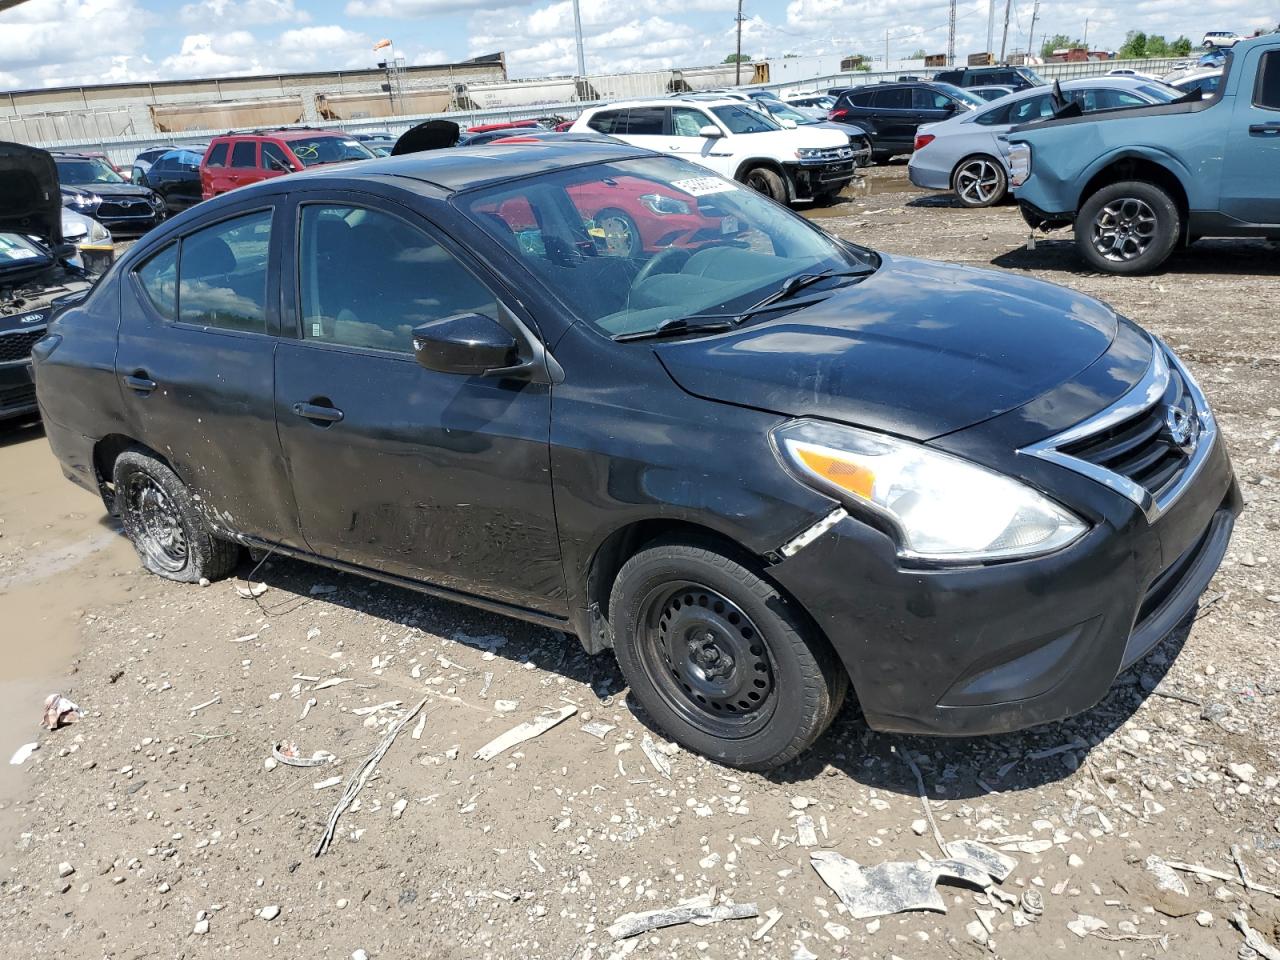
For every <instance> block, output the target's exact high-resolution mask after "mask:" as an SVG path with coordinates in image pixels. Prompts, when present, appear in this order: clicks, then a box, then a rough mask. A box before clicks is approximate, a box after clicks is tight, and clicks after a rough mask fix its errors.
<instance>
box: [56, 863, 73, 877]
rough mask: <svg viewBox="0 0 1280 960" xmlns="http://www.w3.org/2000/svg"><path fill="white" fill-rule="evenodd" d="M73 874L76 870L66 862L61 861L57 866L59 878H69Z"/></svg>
mask: <svg viewBox="0 0 1280 960" xmlns="http://www.w3.org/2000/svg"><path fill="white" fill-rule="evenodd" d="M75 872H76V868H75V867H73V866H72V865H71V864H69V863H67V862H66V861H63V862H62V863H60V864H58V876H59V877H69V876H71V875H72V874H73V873H75Z"/></svg>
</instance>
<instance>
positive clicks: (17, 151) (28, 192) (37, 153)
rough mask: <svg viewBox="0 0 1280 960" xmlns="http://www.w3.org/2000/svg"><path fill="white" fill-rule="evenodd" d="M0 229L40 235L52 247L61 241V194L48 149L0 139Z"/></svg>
mask: <svg viewBox="0 0 1280 960" xmlns="http://www.w3.org/2000/svg"><path fill="white" fill-rule="evenodd" d="M0 233H19V234H24V235H26V236H34V237H39V238H40V239H41V240H43V241H44V242H45V243H47V244H49V246H50V247H51V248H53V249H55V250H56V249H57V248H58V247H59V246H60V245H61V243H62V196H61V194H59V192H58V168H57V166H56V165H55V164H54V162H53V157H52V156H50V155H49V153H48V151H46V150H41V149H39V148H38V147H28V146H26V145H25V144H20V143H4V142H0Z"/></svg>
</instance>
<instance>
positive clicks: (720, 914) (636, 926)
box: [609, 893, 763, 940]
mask: <svg viewBox="0 0 1280 960" xmlns="http://www.w3.org/2000/svg"><path fill="white" fill-rule="evenodd" d="M758 916H760V911H759V910H758V909H756V905H755V904H754V903H729V904H721V905H720V906H714V905H713V893H706V894H703V895H702V896H701V897H695V898H693V899H691V900H684V901H681V902H680V903H679V904H677V905H676V906H674V907H667V908H665V909H663V910H645V911H643V912H641V913H624V914H623V915H622V916H620V917H619V918H618V919H617V920H615V921H614V922H613V923H611V924H610V925H609V936H611V937H613V939H615V940H625V939H627V938H628V937H635V936H639V935H640V934H642V933H648V932H649V931H650V930H658V929H660V928H662V927H674V926H676V925H677V924H681V923H698V924H707V923H719V922H720V921H722V920H746V919H749V918H751V917H758ZM762 936H763V934H762Z"/></svg>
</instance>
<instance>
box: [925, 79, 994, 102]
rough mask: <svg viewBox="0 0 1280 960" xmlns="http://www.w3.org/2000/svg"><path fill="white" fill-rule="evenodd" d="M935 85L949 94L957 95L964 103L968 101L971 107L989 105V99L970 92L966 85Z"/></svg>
mask: <svg viewBox="0 0 1280 960" xmlns="http://www.w3.org/2000/svg"><path fill="white" fill-rule="evenodd" d="M934 87H936V88H937V89H939V90H941V91H942V92H943V93H945V94H947V95H948V96H951V97H955V98H956V99H957V100H959V101H961V102H962V103H967V104H968V105H969V106H971V107H985V106H986V105H987V101H986V100H983V99H982V98H981V97H980V96H978V95H977V94H974V93H970V92H969V91H968V90H966V89H964V87H957V86H956V85H955V84H953V83H935V84H934Z"/></svg>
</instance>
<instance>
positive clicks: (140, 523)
mask: <svg viewBox="0 0 1280 960" xmlns="http://www.w3.org/2000/svg"><path fill="white" fill-rule="evenodd" d="M112 477H113V482H114V485H115V503H116V506H117V509H118V511H119V513H120V522H121V524H122V525H123V527H124V532H125V536H127V537H128V538H129V540H130V541H132V543H133V546H134V549H135V550H137V551H138V556H139V557H140V558H141V559H142V565H143V566H144V567H146V568H147V569H148V570H150V571H151V572H152V573H154V574H156V575H157V576H160V577H165V578H166V579H169V580H178V581H181V582H183V583H196V582H198V581H199V580H202V579H208V580H220V579H222V578H223V577H226V576H228V575H229V574H230V573H231V572H232V571H233V570H235V568H236V563H237V562H238V561H239V559H240V547H239V546H238V545H237V544H235V543H232V542H230V541H228V540H222V539H219V538H218V537H216V536H214V535H213V532H212V531H211V530H210V529H209V525H208V523H206V522H205V520H204V517H202V516H201V515H200V512H199V511H198V510H197V509H196V504H195V500H194V499H193V498H192V496H191V492H190V491H189V490H188V489H187V486H186V484H184V483H183V482H182V481H181V480H180V479H178V475H177V474H176V473H174V472H173V471H172V470H171V469H169V467H168V466H167V465H166V464H164V463H162V462H161V461H160V460H159V459H157V458H156V457H153V456H151V455H150V454H147V453H144V452H143V451H141V450H126V451H125V452H124V453H122V454H120V456H119V457H118V458H117V459H116V462H115V468H114V470H113V472H112Z"/></svg>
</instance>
